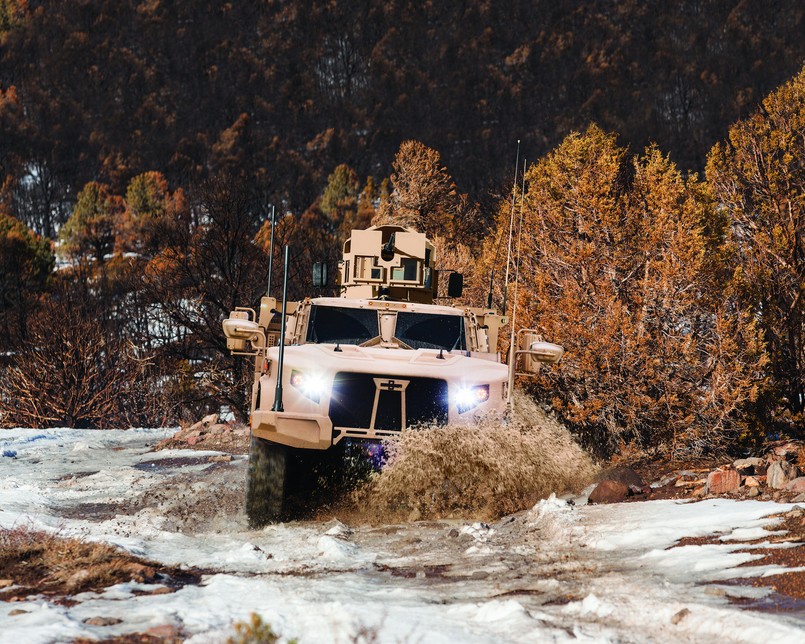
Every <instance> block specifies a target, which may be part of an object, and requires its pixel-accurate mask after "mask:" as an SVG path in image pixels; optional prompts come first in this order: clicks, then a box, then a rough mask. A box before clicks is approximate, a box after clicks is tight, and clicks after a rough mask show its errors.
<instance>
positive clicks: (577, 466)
mask: <svg viewBox="0 0 805 644" xmlns="http://www.w3.org/2000/svg"><path fill="white" fill-rule="evenodd" d="M386 446H387V452H388V454H389V462H388V464H387V465H386V467H385V468H384V469H383V471H382V472H381V473H379V474H377V475H375V476H374V477H373V478H372V479H371V480H370V481H369V483H368V484H367V485H366V486H365V487H364V488H362V489H361V490H359V491H358V493H357V494H358V495H359V497H360V499H359V500H360V504H361V505H362V506H364V507H366V508H369V509H370V510H369V514H370V515H372V516H373V518H376V519H378V520H388V519H390V518H391V519H403V518H406V517H409V516H412V513H413V516H414V517H417V516H418V517H421V518H423V519H424V518H439V517H459V516H460V517H464V518H477V519H495V518H498V517H501V516H503V515H505V514H509V513H512V512H517V511H519V510H523V509H526V508H529V507H531V506H532V505H533V504H534V503H536V502H537V501H538V500H539V499H541V498H545V497H547V496H548V495H550V494H551V493H552V492H557V493H563V492H567V491H573V492H578V491H580V490H581V488H583V487H584V486H586V485H587V484H588V483H589V482H590V481H591V480H592V477H593V475H594V473H595V470H596V467H595V465H594V464H593V462H592V460H591V459H590V457H589V456H588V455H587V453H586V452H584V450H582V449H581V448H580V447H579V446H578V445H577V444H576V442H575V441H574V440H573V437H572V436H571V434H570V432H569V431H568V430H567V429H566V428H565V427H564V426H563V425H562V424H561V423H559V422H558V421H557V420H555V419H554V418H552V417H551V416H549V415H548V414H546V413H545V412H544V411H543V410H542V409H541V408H540V407H539V406H538V405H537V404H536V403H535V402H534V401H533V400H532V399H531V398H529V397H528V396H526V395H525V394H522V393H519V392H518V393H516V394H515V411H514V414H513V416H512V417H511V418H510V419H508V421H506V420H504V419H503V418H501V416H500V415H499V414H490V415H488V416H486V417H483V418H480V419H479V421H478V423H477V425H473V426H470V427H467V426H456V425H448V426H446V427H436V426H432V427H423V428H419V429H412V430H410V431H407V432H403V433H402V434H401V436H400V437H399V438H398V439H395V440H392V441H389V442H387V443H386Z"/></svg>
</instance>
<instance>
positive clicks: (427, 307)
mask: <svg viewBox="0 0 805 644" xmlns="http://www.w3.org/2000/svg"><path fill="white" fill-rule="evenodd" d="M310 303H311V304H315V305H316V306H331V307H336V306H338V307H342V308H347V309H369V310H373V311H382V310H384V309H388V310H390V311H408V312H412V313H430V314H432V315H433V314H439V315H464V309H458V308H455V307H453V306H442V305H440V304H421V303H419V302H401V301H398V300H356V299H347V298H342V297H316V298H311V300H310Z"/></svg>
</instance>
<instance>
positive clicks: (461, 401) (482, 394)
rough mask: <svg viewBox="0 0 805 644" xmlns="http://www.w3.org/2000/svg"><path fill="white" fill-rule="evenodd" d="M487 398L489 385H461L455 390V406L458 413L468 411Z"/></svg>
mask: <svg viewBox="0 0 805 644" xmlns="http://www.w3.org/2000/svg"><path fill="white" fill-rule="evenodd" d="M487 400H489V385H478V386H477V387H461V388H460V389H459V390H458V391H457V392H456V406H457V407H458V413H459V414H463V413H464V412H465V411H469V410H470V409H472V408H473V407H477V406H478V405H480V404H481V403H485V402H486V401H487Z"/></svg>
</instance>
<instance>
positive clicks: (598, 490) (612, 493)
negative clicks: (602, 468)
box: [589, 479, 629, 503]
mask: <svg viewBox="0 0 805 644" xmlns="http://www.w3.org/2000/svg"><path fill="white" fill-rule="evenodd" d="M628 494H629V487H628V486H627V485H626V484H625V483H621V482H620V481H612V480H609V479H608V480H606V481H601V482H600V483H599V484H598V485H596V486H595V489H594V490H593V491H592V492H591V493H590V498H589V502H590V503H618V502H620V501H623V500H624V499H625V498H626V497H627V496H628Z"/></svg>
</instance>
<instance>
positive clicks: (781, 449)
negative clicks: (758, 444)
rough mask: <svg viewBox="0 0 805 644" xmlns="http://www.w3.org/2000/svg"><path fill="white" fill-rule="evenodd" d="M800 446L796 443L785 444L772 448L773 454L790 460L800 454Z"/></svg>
mask: <svg viewBox="0 0 805 644" xmlns="http://www.w3.org/2000/svg"><path fill="white" fill-rule="evenodd" d="M799 448H800V444H799V443H797V442H796V441H788V442H783V443H781V444H779V445H775V446H774V447H772V450H771V452H772V454H775V455H776V456H780V457H782V458H785V459H790V458H791V457H793V456H796V455H797V454H798V453H799Z"/></svg>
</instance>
